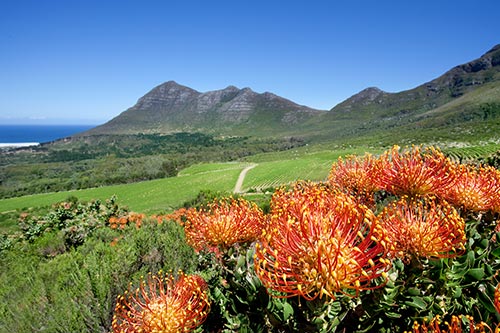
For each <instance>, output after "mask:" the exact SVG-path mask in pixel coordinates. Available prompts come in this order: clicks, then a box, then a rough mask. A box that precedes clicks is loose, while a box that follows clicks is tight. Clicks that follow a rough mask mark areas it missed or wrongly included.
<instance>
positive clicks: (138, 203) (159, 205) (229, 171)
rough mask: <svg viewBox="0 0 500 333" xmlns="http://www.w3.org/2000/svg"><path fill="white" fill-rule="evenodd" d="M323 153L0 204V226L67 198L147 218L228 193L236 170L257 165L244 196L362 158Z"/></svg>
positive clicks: (309, 151) (292, 153)
mask: <svg viewBox="0 0 500 333" xmlns="http://www.w3.org/2000/svg"><path fill="white" fill-rule="evenodd" d="M327 148H328V147H325V146H315V147H303V148H300V149H297V150H289V151H286V152H278V153H266V154H259V155H255V156H253V157H251V158H248V159H247V160H246V161H244V162H231V163H202V164H197V165H193V166H191V167H189V168H186V169H184V170H182V171H181V172H180V173H179V176H177V177H173V178H164V179H156V180H151V181H145V182H138V183H132V184H124V185H113V186H104V187H98V188H91V189H85V190H77V191H63V192H56V193H44V194H35V195H27V196H22V197H16V198H9V199H3V200H0V221H1V223H2V224H4V223H5V224H8V223H9V222H8V221H7V220H11V218H10V217H9V218H7V215H10V214H11V213H13V212H15V211H16V210H23V209H27V208H29V207H42V206H48V205H51V204H53V203H55V202H58V201H63V200H65V199H66V198H68V197H69V196H75V197H77V198H78V199H80V200H84V201H86V200H92V199H100V200H105V199H109V198H110V197H112V196H114V195H115V196H117V198H118V203H120V204H121V205H126V206H128V208H129V209H130V210H132V211H137V212H143V213H148V214H152V213H158V212H165V211H167V212H168V211H172V210H174V209H175V208H177V207H179V206H180V205H182V204H183V203H184V202H185V201H187V200H190V199H192V198H194V197H195V196H196V195H197V194H198V193H199V192H200V191H202V190H210V191H219V192H231V191H232V190H233V188H234V185H235V183H236V180H237V179H238V176H239V174H240V172H241V170H243V169H244V168H245V167H246V166H248V165H249V164H251V163H256V164H258V165H257V166H256V167H255V168H254V169H252V170H250V171H249V172H248V174H247V177H246V178H245V182H244V184H243V188H244V189H246V190H248V189H250V188H255V189H261V188H265V187H272V186H279V185H281V184H286V183H290V182H293V181H296V180H299V179H308V180H322V179H325V178H326V176H327V175H328V172H329V171H330V168H331V165H332V163H333V162H334V161H336V160H337V158H338V157H339V156H341V155H348V154H363V153H364V152H365V151H366V149H365V148H363V147H359V148H338V149H332V150H329V149H327ZM5 224H4V225H5Z"/></svg>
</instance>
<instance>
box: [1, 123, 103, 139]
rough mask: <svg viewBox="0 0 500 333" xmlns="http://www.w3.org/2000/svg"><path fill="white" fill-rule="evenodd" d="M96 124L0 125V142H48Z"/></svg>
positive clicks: (82, 130)
mask: <svg viewBox="0 0 500 333" xmlns="http://www.w3.org/2000/svg"><path fill="white" fill-rule="evenodd" d="M95 126H96V125H0V143H22V142H38V143H43V142H49V141H54V140H57V139H62V138H65V137H68V136H71V135H74V134H77V133H80V132H84V131H86V130H88V129H91V128H93V127H95Z"/></svg>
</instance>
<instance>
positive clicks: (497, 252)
mask: <svg viewBox="0 0 500 333" xmlns="http://www.w3.org/2000/svg"><path fill="white" fill-rule="evenodd" d="M497 237H500V236H497ZM491 255H492V256H493V257H495V258H500V247H498V248H496V249H494V250H493V251H491Z"/></svg>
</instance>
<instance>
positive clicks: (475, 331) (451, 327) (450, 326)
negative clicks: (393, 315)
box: [405, 315, 493, 333]
mask: <svg viewBox="0 0 500 333" xmlns="http://www.w3.org/2000/svg"><path fill="white" fill-rule="evenodd" d="M464 322H466V323H465V324H464ZM441 332H442V333H462V332H468V333H486V332H493V331H492V329H491V328H490V327H489V326H488V325H487V324H486V323H485V322H480V323H477V324H476V323H475V322H474V319H473V318H472V317H471V316H461V315H460V316H452V317H451V320H450V321H449V322H448V321H445V322H442V321H441V317H440V316H439V315H438V316H436V317H434V318H432V319H431V320H430V322H428V323H427V322H424V323H422V324H419V323H418V322H415V323H414V324H413V330H412V331H411V332H408V331H405V333H441Z"/></svg>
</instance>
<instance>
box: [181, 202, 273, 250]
mask: <svg viewBox="0 0 500 333" xmlns="http://www.w3.org/2000/svg"><path fill="white" fill-rule="evenodd" d="M184 218H185V220H186V221H185V222H184V230H185V233H186V240H187V242H188V244H189V245H191V246H192V247H193V248H194V249H195V250H197V251H200V250H208V251H213V252H217V250H218V249H220V250H224V249H227V248H229V247H231V246H232V245H234V244H236V243H248V242H253V241H255V240H256V239H257V238H258V237H259V236H260V234H261V232H262V227H263V224H264V214H263V213H262V210H261V209H260V208H259V207H257V205H256V204H255V203H250V202H248V201H246V200H244V199H227V200H215V201H214V202H212V203H211V204H209V205H208V207H207V208H206V209H200V210H196V209H188V210H186V211H185V212H184Z"/></svg>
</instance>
